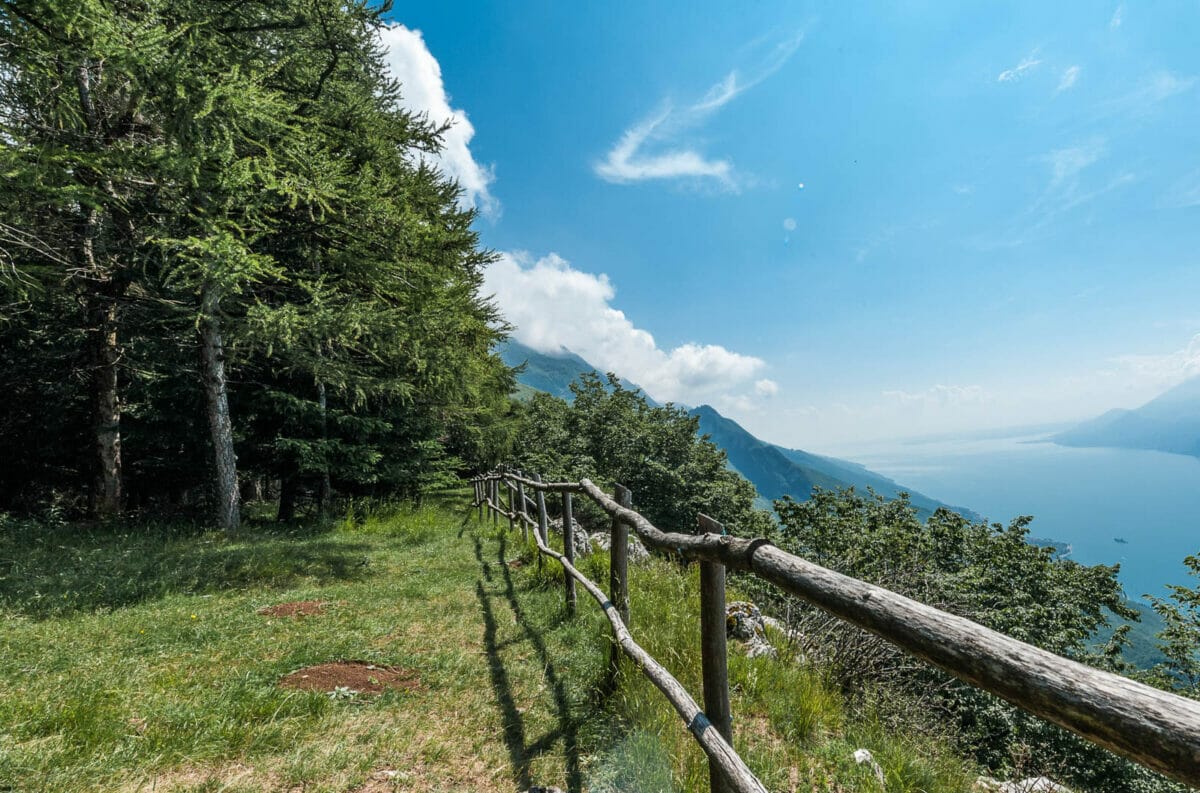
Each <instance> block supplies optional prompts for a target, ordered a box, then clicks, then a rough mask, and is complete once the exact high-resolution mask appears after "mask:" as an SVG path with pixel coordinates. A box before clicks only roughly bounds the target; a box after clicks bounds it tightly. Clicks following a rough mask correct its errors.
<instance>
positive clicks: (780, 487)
mask: <svg viewBox="0 0 1200 793" xmlns="http://www.w3.org/2000/svg"><path fill="white" fill-rule="evenodd" d="M497 349H498V352H499V354H500V356H501V357H502V358H503V359H504V361H505V363H507V364H509V365H510V366H513V367H521V366H523V367H524V369H522V370H520V371H519V372H518V374H517V381H518V383H520V384H521V385H524V386H526V387H529V388H532V389H536V390H537V391H542V392H545V393H548V394H552V395H553V396H556V397H559V398H560V399H565V400H567V401H570V400H572V399H574V395H573V392H572V388H571V386H572V384H573V383H575V384H578V383H579V382H581V380H580V378H581V375H583V374H584V373H586V372H596V371H599V370H598V369H597V368H596V367H594V366H592V365H591V364H590V363H588V362H587V361H585V360H584V359H583V358H581V357H580V356H578V355H576V354H575V353H573V352H571V351H569V350H566V349H564V350H562V351H561V352H560V353H559V354H557V355H550V354H546V353H540V352H538V351H537V350H534V349H532V348H531V347H528V346H526V345H524V344H521V343H520V342H518V341H516V340H514V339H509V340H507V341H505V342H504V343H503V344H501V345H499V347H498V348H497ZM625 385H626V386H627V387H629V388H632V389H633V390H639V389H638V387H637V386H636V385H634V384H631V383H625ZM643 397H644V398H645V399H646V401H647V403H649V404H650V405H657V403H656V402H654V400H652V399H650V398H649V397H646V396H645V395H644V394H643ZM688 413H689V414H690V415H691V416H694V417H695V418H697V419H698V421H699V423H698V425H697V426H698V431H699V432H700V434H702V435H707V436H709V437H710V438H711V440H712V442H713V443H715V444H716V445H717V447H718V448H720V449H722V450H723V451H724V452H725V454H726V456H727V457H728V460H729V464H730V465H731V466H732V467H733V468H734V470H736V471H737V472H738V473H740V474H741V475H742V476H744V477H746V478H747V479H749V480H750V482H751V483H752V484H753V485H754V487H755V489H756V490H757V491H758V494H759V496H761V497H762V499H763V503H764V506H765V505H766V504H767V503H769V502H770V501H773V500H775V499H777V498H782V497H783V496H792V497H793V498H799V499H804V498H807V497H808V496H809V495H810V494H811V493H812V490H813V488H814V487H820V488H824V489H826V490H840V489H842V488H846V487H855V488H858V489H859V490H862V491H866V490H867V489H868V488H869V489H871V490H874V491H875V492H876V493H879V494H881V495H883V496H887V497H888V498H894V497H895V496H897V495H898V494H899V493H901V492H907V493H909V496H910V500H911V502H912V504H913V505H914V506H916V507H917V508H918V509H919V510H920V511H921V512H922V514H930V513H932V512H933V511H934V510H936V509H937V508H938V507H941V506H946V505H945V504H942V503H940V502H938V501H936V500H934V499H931V498H929V497H928V496H924V495H921V494H920V493H916V492H913V491H912V490H909V489H907V488H905V487H903V486H902V485H900V484H897V483H896V482H894V481H892V480H891V479H888V478H887V477H885V476H882V475H880V474H877V473H875V472H873V471H870V470H868V469H867V468H865V467H863V466H861V465H858V464H857V463H852V462H848V461H845V460H838V459H836V458H833V457H824V456H821V455H817V454H812V453H810V452H806V451H802V450H799V449H785V448H783V447H781V446H775V445H774V444H770V443H767V442H766V441H763V440H759V439H758V438H756V437H754V436H753V435H751V434H750V433H749V432H747V431H746V430H745V429H744V428H743V427H742V426H741V425H739V424H738V423H737V422H735V421H733V420H732V419H729V418H726V417H725V416H722V415H721V414H720V413H719V412H717V410H716V409H715V408H713V407H711V406H709V405H701V406H700V407H697V408H693V409H691V410H689V411H688ZM953 509H955V510H957V511H960V512H967V511H966V510H962V509H960V508H957V507H954V508H953ZM968 514H973V513H969V512H968Z"/></svg>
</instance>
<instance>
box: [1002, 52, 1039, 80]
mask: <svg viewBox="0 0 1200 793" xmlns="http://www.w3.org/2000/svg"><path fill="white" fill-rule="evenodd" d="M1041 63H1042V60H1041V58H1039V57H1037V50H1034V51H1033V52H1031V53H1029V54H1028V55H1026V56H1025V57H1024V58H1022V59H1021V62H1020V63H1018V64H1017V65H1016V66H1014V67H1012V68H1011V69H1005V70H1004V71H1002V72H1000V74H999V75H997V76H996V82H998V83H1012V82H1016V81H1017V80H1020V79H1021V78H1022V77H1024V76H1025V74H1026V72H1028V71H1030V70H1031V69H1036V68H1037V67H1038V66H1040V65H1041Z"/></svg>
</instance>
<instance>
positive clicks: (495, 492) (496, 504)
mask: <svg viewBox="0 0 1200 793" xmlns="http://www.w3.org/2000/svg"><path fill="white" fill-rule="evenodd" d="M492 528H493V529H498V528H500V480H499V479H493V480H492Z"/></svg>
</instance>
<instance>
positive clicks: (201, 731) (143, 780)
mask: <svg viewBox="0 0 1200 793" xmlns="http://www.w3.org/2000/svg"><path fill="white" fill-rule="evenodd" d="M0 529H2V531H0V614H2V618H3V627H0V790H13V791H111V790H117V791H305V793H317V792H318V791H369V792H373V791H392V790H397V791H399V790H406V791H407V790H412V791H426V790H428V791H434V790H437V791H446V790H480V791H490V790H503V791H512V790H525V789H527V788H529V787H530V786H531V785H535V784H537V785H557V786H560V787H562V788H564V789H567V790H574V791H580V790H593V791H618V790H621V791H624V790H642V791H700V790H707V784H708V780H707V770H706V764H705V759H704V756H703V754H702V753H701V752H700V750H699V749H698V748H697V747H696V746H695V745H694V742H693V741H692V739H691V737H690V736H689V735H688V733H687V732H686V730H685V729H684V727H683V725H682V723H681V722H680V720H679V719H678V717H677V716H676V715H675V713H674V711H673V710H672V709H671V708H670V707H669V705H667V703H666V701H665V700H664V699H663V698H662V697H661V695H660V694H659V693H658V692H657V691H656V690H655V689H653V688H652V686H651V685H650V684H649V683H648V682H647V681H645V680H644V679H643V678H642V677H641V676H640V675H639V674H638V673H637V672H636V671H635V670H632V669H631V668H630V669H627V670H626V672H625V674H624V675H623V677H622V679H621V681H620V683H619V685H618V687H617V689H616V690H615V691H606V690H605V687H604V685H603V680H604V674H605V668H606V658H607V650H608V646H609V639H608V634H607V632H606V626H607V623H606V622H605V621H604V620H603V618H602V615H601V614H600V612H599V609H598V608H596V607H595V604H594V603H592V602H591V600H590V598H587V596H586V594H585V593H581V599H580V608H579V615H578V616H576V617H574V618H569V617H568V615H567V614H566V611H565V609H564V608H563V605H562V601H561V584H560V579H559V577H558V576H559V575H560V574H561V573H560V571H558V570H557V569H556V565H554V564H553V563H550V562H547V563H546V565H545V566H544V567H543V568H542V569H541V570H540V571H539V570H538V566H537V565H536V563H535V562H534V561H533V560H532V559H531V557H530V553H529V549H528V546H525V545H524V544H523V543H522V541H521V537H520V534H519V533H511V534H510V533H508V532H507V531H505V530H503V527H502V529H501V530H499V531H497V530H494V529H493V528H492V527H491V525H490V524H480V523H478V522H476V521H475V519H474V517H473V513H467V512H466V511H465V510H463V509H461V508H457V507H455V506H453V505H452V504H451V505H448V506H427V507H423V508H399V509H392V510H387V511H381V512H378V513H376V514H373V515H369V516H367V517H366V518H365V519H359V520H342V521H338V522H332V523H329V524H326V525H323V526H321V527H309V528H305V529H300V530H292V531H282V530H279V529H276V528H274V527H272V526H270V525H268V524H263V525H260V526H258V527H256V528H251V530H250V531H249V532H248V533H247V534H246V536H245V537H244V538H243V539H240V540H238V541H227V540H225V539H224V538H223V537H221V536H220V535H215V534H210V533H205V532H202V531H197V530H194V529H188V528H183V527H171V526H136V527H132V526H131V527H126V528H123V529H112V528H108V529H90V530H84V529H81V528H79V527H70V526H62V527H59V528H48V527H45V526H40V527H36V530H35V527H33V526H30V525H29V524H25V523H19V522H16V521H13V520H5V519H0ZM518 560H519V561H518ZM582 567H583V569H584V571H585V572H586V573H587V574H588V575H590V576H592V577H593V579H594V580H597V581H602V582H603V581H606V580H607V573H606V560H605V559H604V558H603V556H601V555H597V556H593V557H591V558H590V559H588V560H585V561H584V562H583V563H582ZM696 587H697V581H696V573H695V570H694V569H693V570H692V571H690V572H689V573H683V574H681V573H680V569H679V567H678V566H677V565H674V564H671V563H668V562H665V561H659V562H651V563H648V564H644V565H640V566H636V567H635V568H634V569H633V570H632V572H631V591H632V600H633V614H632V617H631V623H632V629H633V632H634V636H635V638H637V639H638V640H639V641H640V642H641V643H642V644H643V646H645V647H646V648H647V649H648V650H649V651H650V652H651V653H653V654H654V655H655V656H656V657H658V658H659V659H660V660H661V661H662V662H663V663H664V664H665V665H666V666H667V667H668V668H669V669H671V670H672V671H673V672H674V673H675V674H676V675H677V676H678V677H679V679H680V680H681V681H682V682H683V683H684V684H685V685H686V686H687V687H688V688H689V690H691V691H692V692H693V693H694V695H695V696H697V698H699V693H700V685H699V661H698V643H699V640H698V617H697V615H696V613H695V604H696V602H697V595H696ZM297 600H320V601H325V602H327V603H328V604H329V605H328V606H327V607H326V611H325V613H323V614H320V615H315V616H308V617H300V618H269V617H264V616H261V615H259V614H258V613H257V610H258V609H259V608H261V607H264V606H269V605H272V604H278V603H283V602H288V601H297ZM664 615H665V616H664ZM786 656H787V653H786V652H785V653H782V654H781V657H783V658H786ZM335 660H363V661H368V662H370V663H374V664H380V665H389V666H400V667H404V668H405V669H407V670H411V671H412V672H413V673H415V674H416V676H417V677H418V678H419V680H420V685H419V687H418V688H416V689H415V690H412V691H389V692H386V693H384V694H382V695H378V696H374V697H371V696H365V695H351V694H349V693H347V692H342V693H341V694H340V695H335V696H330V695H329V694H326V693H320V692H314V693H310V692H300V691H292V690H285V689H282V688H280V687H279V686H278V685H277V682H278V680H279V678H280V677H281V676H283V675H285V674H288V673H290V672H292V671H294V670H297V669H299V668H302V667H305V666H309V665H315V664H320V663H325V662H328V661H335ZM731 680H732V684H733V711H734V714H735V721H734V729H735V733H736V734H737V740H736V743H737V746H738V749H739V751H741V752H743V756H744V757H746V759H747V761H748V763H749V764H750V766H751V767H752V768H754V769H755V771H756V772H757V773H759V774H760V776H761V777H762V778H763V781H764V782H765V783H767V785H768V786H769V787H770V788H771V789H772V790H805V791H807V790H831V791H859V790H861V791H877V790H878V789H879V786H878V783H877V782H875V781H874V778H873V776H872V775H871V774H870V773H869V771H867V770H866V769H865V768H863V767H859V766H856V765H855V764H854V762H853V760H852V759H851V753H852V752H853V750H854V749H856V748H858V747H860V746H866V747H868V748H870V749H871V750H872V751H873V752H874V753H875V754H876V756H877V757H878V758H879V760H880V762H881V763H882V765H883V766H884V769H885V771H886V773H887V775H888V788H887V789H888V790H889V791H914V792H915V791H918V790H924V791H930V793H934V792H935V791H965V790H968V789H969V788H970V782H971V780H972V779H973V778H974V774H973V772H972V769H970V768H969V767H968V766H966V764H964V763H963V762H962V761H961V760H958V759H956V757H955V756H954V755H953V754H952V753H950V752H949V751H948V750H946V749H945V748H944V747H943V744H942V743H940V742H938V741H936V740H934V739H926V738H922V737H920V736H919V735H912V734H899V735H897V734H895V731H893V730H889V729H886V728H885V727H883V726H882V722H881V721H880V720H879V719H876V718H874V717H873V716H872V714H871V713H870V712H869V711H863V709H862V708H854V709H851V708H849V707H848V706H847V705H846V704H845V702H844V701H843V699H842V697H841V696H840V694H838V693H837V692H835V691H834V690H833V689H832V688H830V687H829V686H828V685H827V684H826V683H825V682H824V680H823V677H822V675H821V674H820V671H819V670H813V669H810V668H808V667H806V666H804V665H802V664H799V663H796V662H794V661H773V660H769V659H755V660H747V659H746V658H744V657H743V656H742V655H740V654H739V653H738V652H737V651H736V649H734V652H733V657H732V659H731Z"/></svg>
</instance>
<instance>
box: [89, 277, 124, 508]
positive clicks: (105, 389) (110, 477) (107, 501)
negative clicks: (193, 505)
mask: <svg viewBox="0 0 1200 793" xmlns="http://www.w3.org/2000/svg"><path fill="white" fill-rule="evenodd" d="M116 315H117V308H116V305H115V303H112V302H107V301H106V302H105V303H102V304H101V305H100V306H98V307H97V308H96V309H95V310H94V311H93V316H92V325H91V333H92V343H93V354H94V356H95V360H94V362H93V366H94V369H93V372H92V388H93V395H94V398H95V402H94V403H93V404H94V408H95V411H94V413H93V418H94V420H95V427H96V461H97V463H98V468H99V471H98V476H97V485H98V487H97V492H96V514H97V515H98V516H100V517H114V516H116V515H118V514H119V513H120V512H121V402H120V398H119V396H118V392H117V364H118V362H119V360H120V357H121V354H120V350H119V349H118V347H117V316H116Z"/></svg>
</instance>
